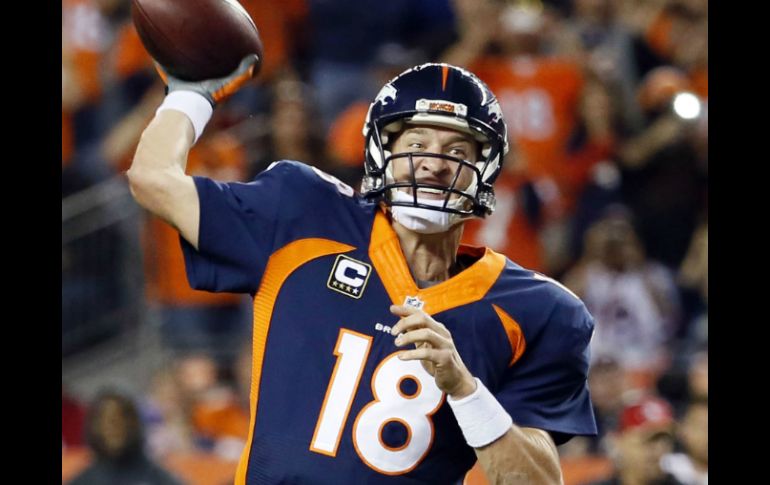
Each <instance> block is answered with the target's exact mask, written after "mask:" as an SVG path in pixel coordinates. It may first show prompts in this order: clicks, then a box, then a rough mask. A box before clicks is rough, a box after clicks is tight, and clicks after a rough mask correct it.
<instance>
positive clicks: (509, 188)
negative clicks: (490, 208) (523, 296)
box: [462, 172, 544, 272]
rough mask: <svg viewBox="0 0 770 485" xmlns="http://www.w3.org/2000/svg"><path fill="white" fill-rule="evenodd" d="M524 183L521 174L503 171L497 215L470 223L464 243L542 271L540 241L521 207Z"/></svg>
mask: <svg viewBox="0 0 770 485" xmlns="http://www.w3.org/2000/svg"><path fill="white" fill-rule="evenodd" d="M525 182H526V179H525V178H524V177H523V176H521V175H511V174H509V173H507V172H502V173H501V174H500V176H499V177H498V179H497V181H496V182H495V197H496V198H497V208H496V209H495V212H494V213H493V214H492V215H491V216H487V217H486V218H485V219H472V220H470V221H468V222H467V223H466V224H465V229H464V230H463V237H462V243H463V244H469V245H471V246H486V247H489V248H491V249H492V250H494V251H497V252H498V253H501V254H504V255H505V256H508V257H509V258H510V259H511V260H513V261H514V262H515V263H518V264H520V265H521V266H523V267H525V268H528V269H533V270H536V271H541V272H542V271H543V270H544V268H543V261H542V255H541V252H542V248H541V244H540V240H539V238H538V234H537V231H536V229H535V228H534V227H533V226H532V225H531V224H530V223H529V220H528V219H527V216H526V214H525V212H524V208H523V205H522V202H523V201H522V195H521V188H522V186H523V185H524V183H525Z"/></svg>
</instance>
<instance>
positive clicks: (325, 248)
mask: <svg viewBox="0 0 770 485" xmlns="http://www.w3.org/2000/svg"><path fill="white" fill-rule="evenodd" d="M352 249H355V248H354V247H353V246H349V245H347V244H342V243H339V242H336V241H330V240H328V239H300V240H298V241H294V242H292V243H290V244H288V245H286V246H284V247H282V248H281V249H279V250H278V251H276V252H275V253H273V254H272V255H271V256H270V259H269V260H268V262H267V266H266V268H265V273H264V276H263V277H262V283H261V284H260V286H259V291H258V292H257V294H256V296H255V297H254V338H253V344H252V352H253V358H252V364H251V365H252V368H251V395H250V399H249V400H250V409H251V416H250V422H249V438H248V440H247V441H246V446H245V448H244V449H243V453H242V454H241V460H240V462H239V463H238V469H237V470H236V473H235V484H236V485H244V484H245V483H246V469H247V468H248V464H249V452H250V450H251V444H252V441H253V439H254V425H255V424H256V421H257V404H258V403H259V385H260V382H261V378H262V364H263V362H264V359H265V347H266V344H267V334H268V331H269V330H270V321H271V319H272V316H273V307H274V306H275V300H276V298H277V297H278V293H279V292H280V291H281V288H283V284H284V282H285V281H286V279H287V278H288V277H289V276H290V275H291V274H292V273H293V272H294V270H296V269H297V268H299V267H300V266H302V265H304V264H305V263H307V262H308V261H311V260H313V259H316V258H320V257H321V256H327V255H330V254H337V253H344V252H347V251H350V250H352Z"/></svg>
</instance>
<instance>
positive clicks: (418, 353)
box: [390, 305, 476, 399]
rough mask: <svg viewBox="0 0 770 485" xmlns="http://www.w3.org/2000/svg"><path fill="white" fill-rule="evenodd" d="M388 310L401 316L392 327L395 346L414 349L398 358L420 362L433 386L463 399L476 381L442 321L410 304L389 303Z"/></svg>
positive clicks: (453, 396)
mask: <svg viewBox="0 0 770 485" xmlns="http://www.w3.org/2000/svg"><path fill="white" fill-rule="evenodd" d="M390 312H391V313H393V314H394V315H396V316H399V317H401V319H400V320H399V321H398V323H396V325H394V326H393V328H392V329H391V334H392V335H397V337H396V346H398V347H404V346H406V345H409V344H414V345H415V349H413V350H404V351H402V352H401V353H400V354H399V356H398V357H399V358H400V359H401V360H419V361H421V363H422V366H423V368H425V370H426V371H427V372H428V373H429V374H430V375H432V376H433V378H434V379H435V380H436V386H438V388H439V389H440V390H441V391H443V392H445V393H447V394H448V395H450V396H452V398H453V399H462V398H463V397H465V396H468V395H470V394H472V393H473V391H475V390H476V381H475V380H474V379H473V375H471V373H470V371H469V370H468V368H467V367H465V364H464V363H463V361H462V359H461V358H460V354H458V353H457V349H456V348H455V344H454V341H453V340H452V334H451V333H450V332H449V330H448V329H447V328H446V327H445V326H444V324H442V323H441V322H437V321H436V320H434V319H433V318H432V317H431V316H430V315H428V314H427V313H425V312H424V311H422V310H419V309H417V308H414V307H411V306H406V305H391V307H390Z"/></svg>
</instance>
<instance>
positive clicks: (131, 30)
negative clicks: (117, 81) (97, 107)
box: [112, 21, 153, 79]
mask: <svg viewBox="0 0 770 485" xmlns="http://www.w3.org/2000/svg"><path fill="white" fill-rule="evenodd" d="M112 55H113V56H114V58H115V66H114V68H115V73H116V74H117V75H118V77H119V78H121V79H125V78H127V77H129V76H131V75H132V74H134V73H136V72H139V71H141V70H142V69H147V68H150V69H152V68H153V63H152V57H150V54H148V53H147V50H145V48H144V46H143V45H142V39H141V38H140V37H139V33H138V32H137V31H136V27H134V24H133V22H130V21H128V22H125V23H124V24H123V25H121V26H120V27H119V28H118V32H117V34H116V36H115V44H114V45H113V48H112Z"/></svg>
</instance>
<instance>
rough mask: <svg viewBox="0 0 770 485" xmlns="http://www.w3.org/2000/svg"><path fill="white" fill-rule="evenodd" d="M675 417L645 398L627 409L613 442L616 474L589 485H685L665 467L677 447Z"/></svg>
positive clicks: (663, 403) (665, 405)
mask: <svg viewBox="0 0 770 485" xmlns="http://www.w3.org/2000/svg"><path fill="white" fill-rule="evenodd" d="M673 427H674V417H673V414H672V411H671V407H670V405H669V404H668V403H667V402H666V401H664V400H662V399H659V398H655V397H652V396H645V397H642V398H641V399H639V400H638V401H636V402H634V403H633V404H629V405H627V406H625V407H624V408H623V411H622V412H621V414H620V421H619V425H618V429H617V431H616V432H615V433H613V436H612V439H611V447H612V450H611V452H610V456H612V457H613V461H614V464H615V473H614V475H613V476H612V477H611V478H610V479H608V480H602V481H600V482H594V483H591V484H589V485H683V484H682V482H680V481H679V480H677V479H676V478H675V477H674V476H672V475H670V474H668V473H667V472H666V471H665V470H663V468H662V466H661V460H662V458H663V457H664V456H666V455H667V454H668V453H670V452H671V451H672V450H673V448H674V428H673Z"/></svg>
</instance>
